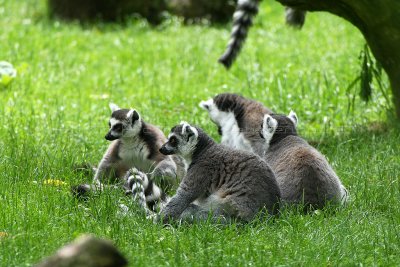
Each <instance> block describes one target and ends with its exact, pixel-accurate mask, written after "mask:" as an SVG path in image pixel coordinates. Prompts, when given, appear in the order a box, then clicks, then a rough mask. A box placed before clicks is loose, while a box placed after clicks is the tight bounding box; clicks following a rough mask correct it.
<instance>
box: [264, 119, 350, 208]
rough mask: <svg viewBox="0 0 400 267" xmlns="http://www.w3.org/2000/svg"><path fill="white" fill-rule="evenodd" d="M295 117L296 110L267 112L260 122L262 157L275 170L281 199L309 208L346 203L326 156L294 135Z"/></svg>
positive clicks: (344, 192) (343, 189)
mask: <svg viewBox="0 0 400 267" xmlns="http://www.w3.org/2000/svg"><path fill="white" fill-rule="evenodd" d="M297 121H298V119H297V116H296V114H295V113H294V112H290V114H289V116H285V115H277V114H271V115H269V114H266V115H264V119H263V123H262V131H261V137H262V138H264V139H265V141H266V153H265V155H264V158H265V160H266V161H267V162H268V163H269V164H270V166H271V168H272V169H273V170H274V172H275V174H276V177H277V181H278V184H279V188H280V190H281V193H282V199H283V200H284V201H285V202H287V203H301V204H304V205H305V207H306V208H312V209H321V208H323V207H324V206H325V205H326V204H327V203H332V204H344V203H346V202H347V200H348V192H347V190H346V188H345V187H344V186H343V185H342V183H341V181H340V179H339V177H338V176H337V175H336V173H335V171H334V170H333V169H332V167H331V165H330V164H329V163H328V161H327V160H326V158H325V157H324V156H323V155H322V154H321V153H320V152H319V151H318V150H316V149H315V148H314V147H312V146H311V145H309V144H308V143H307V142H306V141H305V140H304V139H302V138H301V137H299V136H298V135H297V131H296V125H297ZM274 129H275V130H274ZM272 131H273V132H274V134H273V135H272V138H271V137H270V133H271V132H272ZM266 137H267V138H266Z"/></svg>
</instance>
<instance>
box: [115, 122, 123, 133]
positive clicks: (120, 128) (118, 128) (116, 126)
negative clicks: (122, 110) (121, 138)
mask: <svg viewBox="0 0 400 267" xmlns="http://www.w3.org/2000/svg"><path fill="white" fill-rule="evenodd" d="M122 128H123V127H122V124H120V123H119V124H115V125H114V127H113V130H114V131H116V132H121V131H122Z"/></svg>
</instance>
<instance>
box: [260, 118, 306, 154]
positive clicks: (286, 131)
mask: <svg viewBox="0 0 400 267" xmlns="http://www.w3.org/2000/svg"><path fill="white" fill-rule="evenodd" d="M297 122H298V118H297V115H296V113H295V112H293V111H290V113H289V115H288V116H286V115H279V114H266V115H264V118H263V121H262V125H261V132H260V136H261V138H263V139H265V143H266V145H267V149H268V146H269V145H270V144H273V143H276V142H278V141H280V140H282V139H283V138H285V137H286V136H288V135H297V131H296V126H297Z"/></svg>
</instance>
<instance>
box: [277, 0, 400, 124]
mask: <svg viewBox="0 0 400 267" xmlns="http://www.w3.org/2000/svg"><path fill="white" fill-rule="evenodd" d="M277 1H278V2H280V3H281V4H283V5H285V6H289V7H294V8H297V9H301V10H305V11H327V12H330V13H332V14H335V15H337V16H340V17H342V18H344V19H346V20H347V21H349V22H351V23H352V24H353V25H354V26H356V27H357V28H358V29H359V30H360V31H361V33H362V34H363V35H364V37H365V39H366V41H367V43H368V45H369V47H370V49H371V51H372V53H373V55H374V56H375V58H376V60H377V61H378V62H379V63H380V64H381V65H382V67H383V69H384V70H385V72H386V73H387V75H388V77H389V81H390V85H391V88H392V93H393V103H394V105H395V110H396V115H397V118H398V119H400V1H399V0H375V1H374V0H372V1H371V0H277Z"/></svg>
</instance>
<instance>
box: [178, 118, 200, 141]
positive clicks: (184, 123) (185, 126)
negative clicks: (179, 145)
mask: <svg viewBox="0 0 400 267" xmlns="http://www.w3.org/2000/svg"><path fill="white" fill-rule="evenodd" d="M181 125H182V132H181V134H182V135H184V134H186V128H187V127H189V129H190V130H191V131H192V132H193V134H194V135H195V137H196V138H197V137H198V136H199V132H198V131H197V129H196V128H195V127H192V126H190V124H189V123H187V122H185V121H181Z"/></svg>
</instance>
